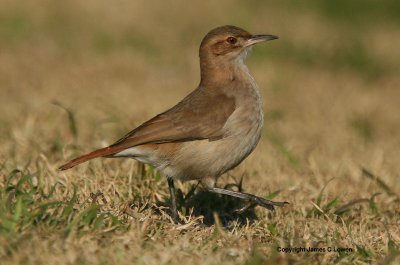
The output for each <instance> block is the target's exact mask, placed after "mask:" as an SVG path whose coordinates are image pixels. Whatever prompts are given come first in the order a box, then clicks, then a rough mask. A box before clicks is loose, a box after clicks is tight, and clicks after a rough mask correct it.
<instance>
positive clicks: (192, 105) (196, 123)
mask: <svg viewBox="0 0 400 265" xmlns="http://www.w3.org/2000/svg"><path fill="white" fill-rule="evenodd" d="M235 108H236V106H235V99H234V98H233V97H230V96H228V95H226V94H225V93H222V92H218V91H210V90H204V89H201V88H200V89H197V90H195V91H193V92H192V93H191V94H189V95H188V96H187V97H186V98H185V99H183V100H182V101H181V102H179V103H178V104H177V105H175V106H174V107H173V108H171V109H169V110H167V111H166V112H163V113H161V114H159V115H157V116H155V117H154V118H152V119H150V120H148V121H147V122H145V123H143V124H142V125H140V126H139V127H137V128H136V129H134V130H133V131H131V132H129V133H128V134H127V135H125V136H124V137H123V138H121V139H120V140H118V141H117V142H115V143H114V144H113V145H111V147H117V148H118V149H120V150H123V149H126V148H130V147H133V146H137V145H142V144H148V143H153V144H154V143H168V142H183V141H192V140H201V139H208V140H210V141H212V140H216V139H220V138H223V137H224V133H225V132H224V131H223V127H224V125H225V123H226V121H227V120H228V118H229V116H230V115H231V114H232V113H233V111H234V110H235Z"/></svg>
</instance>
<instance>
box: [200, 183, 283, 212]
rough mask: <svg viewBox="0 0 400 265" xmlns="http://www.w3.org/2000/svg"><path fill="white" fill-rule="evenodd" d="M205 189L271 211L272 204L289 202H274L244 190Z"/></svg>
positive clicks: (272, 208) (277, 204) (280, 204)
mask: <svg viewBox="0 0 400 265" xmlns="http://www.w3.org/2000/svg"><path fill="white" fill-rule="evenodd" d="M207 190H208V191H210V192H213V193H217V194H223V195H229V196H232V197H236V198H240V199H242V200H245V201H247V202H248V203H250V204H256V205H260V206H262V207H264V208H267V209H268V210H271V211H274V206H284V205H286V204H289V203H288V202H274V201H270V200H266V199H264V198H261V197H258V196H255V195H253V194H249V193H244V192H237V191H231V190H226V189H220V188H207ZM245 209H247V207H244V210H245ZM240 210H242V209H240Z"/></svg>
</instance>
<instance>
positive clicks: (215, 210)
mask: <svg viewBox="0 0 400 265" xmlns="http://www.w3.org/2000/svg"><path fill="white" fill-rule="evenodd" d="M245 204H246V203H245V202H244V201H243V200H241V199H238V198H234V197H231V196H227V195H219V194H215V193H211V192H209V191H205V190H200V191H198V192H196V193H194V194H193V195H191V196H190V197H187V198H185V199H184V200H183V201H182V200H181V199H179V205H180V206H181V208H183V209H186V213H187V212H188V211H187V209H193V211H192V212H191V214H192V216H193V217H197V216H202V217H203V224H205V225H207V226H211V225H213V224H215V222H216V220H215V217H216V216H217V217H218V219H219V221H220V222H221V225H222V226H223V227H229V226H230V225H231V224H232V222H236V223H237V224H239V225H246V224H248V223H249V222H250V223H252V222H254V221H255V220H257V216H256V214H255V211H254V207H251V208H249V209H247V210H245V211H243V212H239V211H237V210H238V209H240V208H242V207H243V206H244V205H245Z"/></svg>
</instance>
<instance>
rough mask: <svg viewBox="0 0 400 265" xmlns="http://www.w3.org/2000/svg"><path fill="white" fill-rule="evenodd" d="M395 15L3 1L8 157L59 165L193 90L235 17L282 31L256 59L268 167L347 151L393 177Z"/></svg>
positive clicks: (307, 6)
mask: <svg viewBox="0 0 400 265" xmlns="http://www.w3.org/2000/svg"><path fill="white" fill-rule="evenodd" d="M398 14H400V3H399V2H398V1H394V0H392V1H379V2H378V1H374V0H367V1H345V0H340V1H317V0H311V1H306V2H305V1H290V2H286V1H256V0H251V1H224V0H222V1H206V2H193V3H190V4H186V2H185V1H174V3H169V2H159V3H149V2H148V1H140V0H136V1H124V0H120V1H115V2H113V3H112V4H111V3H110V2H108V1H97V0H96V1H95V0H87V1H78V0H76V1H74V0H72V1H50V0H48V1H46V0H44V1H40V2H38V1H33V0H32V1H29V0H24V1H16V0H2V1H1V2H0V146H1V152H0V158H1V159H2V160H4V159H7V160H8V161H9V163H11V164H14V165H13V166H17V165H20V164H21V163H24V162H23V161H25V160H26V159H27V157H35V156H37V155H38V154H39V153H44V154H46V155H50V156H51V158H50V159H51V162H54V163H58V162H59V160H60V159H62V158H63V156H62V151H61V150H62V148H63V147H65V146H66V145H67V146H68V145H69V144H75V145H76V146H78V147H79V148H81V149H83V150H85V151H87V150H89V149H92V148H94V147H100V146H104V145H106V144H110V143H112V142H113V141H114V140H116V139H118V138H119V137H120V136H121V135H122V134H124V133H125V132H127V131H129V130H130V129H132V128H133V127H134V126H136V125H139V124H140V123H141V122H143V121H145V120H146V119H147V118H150V117H152V116H153V115H155V114H157V113H159V112H160V111H162V110H164V109H166V108H167V107H170V106H172V105H173V104H175V103H176V102H177V101H178V100H180V99H181V98H182V97H184V96H185V95H186V94H188V93H189V92H190V91H191V90H192V89H194V88H195V87H196V86H197V84H198V82H199V65H198V46H199V43H200V41H201V39H202V37H203V36H204V35H205V34H206V33H207V32H208V31H209V30H210V29H212V28H214V27H216V26H220V25H225V24H233V25H237V26H240V27H242V28H244V29H246V30H248V31H250V32H252V33H269V34H276V35H278V36H279V37H280V39H279V40H277V41H274V42H270V43H267V44H265V45H258V46H257V47H255V48H254V49H253V54H252V55H251V56H250V58H249V60H248V65H249V67H250V69H251V72H252V73H253V75H254V76H255V79H256V80H257V82H258V84H259V87H260V89H261V92H262V95H263V97H264V100H265V112H266V126H265V128H266V136H265V137H264V138H263V141H262V143H263V144H264V146H263V148H258V151H257V152H258V153H257V154H258V155H262V156H261V157H262V158H259V159H260V161H258V163H262V164H264V165H265V166H263V168H265V169H266V170H270V171H271V170H272V171H275V173H278V172H280V170H282V167H284V169H289V170H290V168H295V169H296V170H297V169H301V170H303V171H304V170H306V168H307V167H309V166H310V163H311V164H312V161H314V160H321V161H317V162H316V164H318V165H319V166H320V167H322V168H323V167H330V165H329V164H331V163H330V162H334V163H337V161H338V160H346V159H347V160H351V161H352V162H353V163H354V164H364V165H369V166H370V167H372V168H374V169H375V170H379V171H381V172H382V173H385V175H386V173H387V175H391V176H394V175H397V176H398V174H399V170H398V169H399V166H398V157H399V151H398V150H399V144H400V138H399V133H400V131H399V130H400V124H399V114H400V104H399V103H400V102H399V98H400V89H399V79H400V76H399V68H400V49H399V47H400V34H398V33H399V30H400V16H399V15H398ZM54 102H58V103H59V104H61V105H62V106H63V107H65V108H68V109H69V110H70V111H71V112H72V113H73V115H74V119H75V122H76V126H75V127H76V128H75V129H76V130H73V131H72V132H71V130H70V129H69V127H71V126H70V123H69V122H68V116H67V113H66V112H65V111H64V110H63V109H62V108H60V107H59V106H57V105H54V104H53V103H54ZM265 144H267V145H268V146H265ZM57 150H58V151H57ZM67 152H68V149H67ZM313 152H317V155H313ZM264 154H266V155H265V156H264ZM67 156H68V157H70V156H71V154H68V155H67ZM311 158H312V159H311ZM310 159H311V160H312V161H311V160H310ZM253 160H257V159H255V158H253ZM280 160H281V161H280ZM332 160H334V161H332ZM277 161H278V162H277ZM310 161H311V162H310ZM277 163H278V164H279V163H281V166H279V167H277V166H276V164H277ZM339 165H341V162H339ZM385 165H386V166H385ZM300 167H301V168H300ZM393 184H394V185H398V184H396V183H394V182H393Z"/></svg>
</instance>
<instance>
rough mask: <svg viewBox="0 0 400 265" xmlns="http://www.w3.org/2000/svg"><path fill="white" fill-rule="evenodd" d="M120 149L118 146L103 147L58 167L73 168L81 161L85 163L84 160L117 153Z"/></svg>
mask: <svg viewBox="0 0 400 265" xmlns="http://www.w3.org/2000/svg"><path fill="white" fill-rule="evenodd" d="M118 151H119V148H116V147H105V148H101V149H98V150H95V151H93V152H91V153H89V154H86V155H83V156H80V157H77V158H75V159H73V160H71V161H69V162H68V163H66V164H65V165H62V166H61V167H59V168H58V169H59V170H66V169H69V168H72V167H74V166H76V165H79V164H81V163H84V162H86V161H88V160H91V159H93V158H96V157H102V156H109V155H112V154H115V153H117V152H118Z"/></svg>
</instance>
